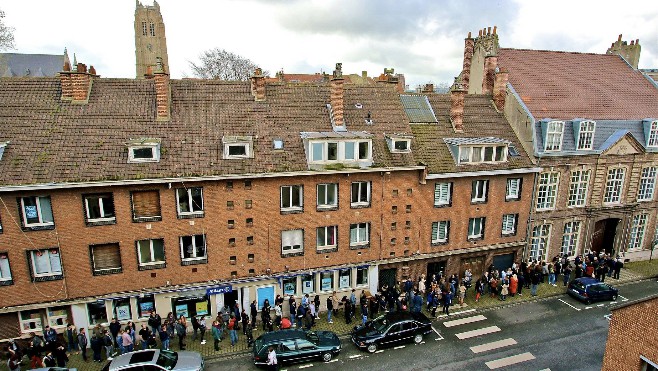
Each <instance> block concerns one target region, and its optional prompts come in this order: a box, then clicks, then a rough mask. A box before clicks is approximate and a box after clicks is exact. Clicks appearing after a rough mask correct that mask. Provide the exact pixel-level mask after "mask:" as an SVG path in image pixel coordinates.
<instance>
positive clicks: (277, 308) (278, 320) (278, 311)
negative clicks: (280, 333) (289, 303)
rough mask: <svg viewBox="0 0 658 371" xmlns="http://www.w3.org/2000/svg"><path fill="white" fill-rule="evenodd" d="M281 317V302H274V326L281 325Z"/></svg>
mask: <svg viewBox="0 0 658 371" xmlns="http://www.w3.org/2000/svg"><path fill="white" fill-rule="evenodd" d="M281 318H283V311H282V310H281V304H279V303H275V304H274V326H276V327H281Z"/></svg>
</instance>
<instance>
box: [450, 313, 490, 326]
mask: <svg viewBox="0 0 658 371" xmlns="http://www.w3.org/2000/svg"><path fill="white" fill-rule="evenodd" d="M485 319H487V317H485V316H483V315H481V314H480V315H477V316H471V317H466V318H461V319H456V320H453V321H446V322H443V326H445V327H454V326H459V325H465V324H467V323H473V322H478V321H484V320H485Z"/></svg>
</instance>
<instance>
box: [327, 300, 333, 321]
mask: <svg viewBox="0 0 658 371" xmlns="http://www.w3.org/2000/svg"><path fill="white" fill-rule="evenodd" d="M333 314H334V301H333V299H332V298H331V296H329V297H327V323H334V321H332V319H331V318H332V316H333Z"/></svg>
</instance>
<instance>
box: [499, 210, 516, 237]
mask: <svg viewBox="0 0 658 371" xmlns="http://www.w3.org/2000/svg"><path fill="white" fill-rule="evenodd" d="M518 218H519V214H504V215H503V223H502V226H501V234H502V235H503V236H512V235H515V234H516V223H517V221H518Z"/></svg>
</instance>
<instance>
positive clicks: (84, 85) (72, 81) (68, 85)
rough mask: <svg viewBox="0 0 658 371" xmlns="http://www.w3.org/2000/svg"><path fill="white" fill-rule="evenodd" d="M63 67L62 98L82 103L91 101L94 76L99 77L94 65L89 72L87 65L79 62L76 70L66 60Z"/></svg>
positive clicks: (61, 79) (61, 78)
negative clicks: (90, 95)
mask: <svg viewBox="0 0 658 371" xmlns="http://www.w3.org/2000/svg"><path fill="white" fill-rule="evenodd" d="M62 69H63V70H64V71H62V72H60V73H59V79H60V82H61V84H62V100H64V101H71V102H72V103H81V104H84V103H87V102H89V94H90V93H91V85H92V82H93V78H94V77H98V75H96V70H95V69H94V66H91V68H90V69H89V72H87V66H86V65H85V64H82V63H78V64H77V65H76V66H75V70H73V71H72V70H71V66H70V64H69V62H68V61H65V62H64V66H63V67H62Z"/></svg>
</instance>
